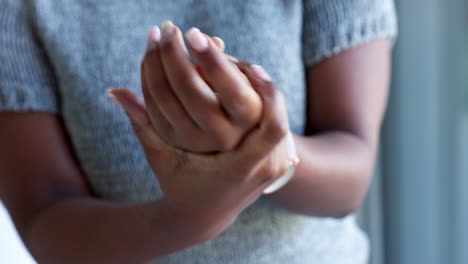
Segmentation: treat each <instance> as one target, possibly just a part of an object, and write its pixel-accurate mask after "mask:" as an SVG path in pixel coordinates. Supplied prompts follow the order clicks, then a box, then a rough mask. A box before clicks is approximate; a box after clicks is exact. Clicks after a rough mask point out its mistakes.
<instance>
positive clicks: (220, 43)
mask: <svg viewBox="0 0 468 264" xmlns="http://www.w3.org/2000/svg"><path fill="white" fill-rule="evenodd" d="M213 40H214V41H216V42H218V43H219V46H220V47H219V49H220V50H221V51H223V52H224V49H225V48H226V44H224V40H223V39H222V38H220V37H213Z"/></svg>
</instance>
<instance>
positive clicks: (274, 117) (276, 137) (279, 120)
mask: <svg viewBox="0 0 468 264" xmlns="http://www.w3.org/2000/svg"><path fill="white" fill-rule="evenodd" d="M247 74H248V75H247V76H248V78H252V79H253V80H255V81H256V82H255V83H254V84H255V85H254V86H253V87H254V89H255V90H256V91H257V93H258V94H259V95H260V97H261V98H262V102H263V116H262V119H261V121H260V124H259V126H258V128H256V129H255V130H253V131H252V132H251V133H249V135H248V136H247V137H246V138H245V140H244V141H243V142H242V143H241V145H240V146H239V148H238V151H239V152H240V153H243V155H239V156H238V157H240V159H241V161H242V162H243V163H245V164H246V165H247V166H249V165H250V166H254V165H255V164H256V163H258V162H259V161H260V160H262V159H263V158H265V157H266V156H267V155H268V154H269V153H270V152H271V151H272V150H273V149H274V148H275V147H276V146H277V145H278V144H279V142H280V141H281V140H282V139H283V138H284V137H285V135H286V134H287V132H288V131H289V123H288V116H287V111H286V104H285V101H284V97H283V95H282V93H281V92H280V90H279V89H278V88H277V87H276V86H275V85H274V84H273V83H272V82H270V81H268V80H265V79H262V78H261V77H260V76H259V75H257V74H256V73H255V72H254V70H248V71H247ZM231 155H236V154H234V153H233V154H231Z"/></svg>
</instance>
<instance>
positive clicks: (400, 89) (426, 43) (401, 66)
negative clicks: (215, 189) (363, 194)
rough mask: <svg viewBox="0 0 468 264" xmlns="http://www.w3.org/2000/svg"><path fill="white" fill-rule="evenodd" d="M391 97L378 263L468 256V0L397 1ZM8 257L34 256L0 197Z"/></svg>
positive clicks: (1, 254)
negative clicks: (396, 37) (19, 235)
mask: <svg viewBox="0 0 468 264" xmlns="http://www.w3.org/2000/svg"><path fill="white" fill-rule="evenodd" d="M396 3H397V9H398V14H399V24H400V26H399V38H398V41H397V43H396V45H395V49H394V64H393V80H392V91H391V97H390V105H389V110H388V114H387V118H386V122H385V125H384V128H383V137H382V146H381V155H380V160H379V164H378V168H377V170H376V175H375V177H374V181H373V183H372V187H371V190H370V192H369V196H368V199H367V201H366V203H365V205H364V207H363V208H362V210H361V211H360V212H359V214H358V218H359V223H360V224H361V226H362V227H363V228H364V229H365V230H366V232H367V233H368V234H369V237H370V239H371V243H372V250H373V251H372V256H371V264H384V263H386V264H414V263H425V264H464V263H468V0H396ZM0 245H2V246H1V251H0V263H6V264H10V263H14V264H30V263H33V262H32V260H31V258H30V257H29V256H28V254H27V253H26V251H25V250H24V247H23V245H22V244H21V243H20V240H19V239H18V237H17V235H16V233H15V232H14V230H13V226H12V224H11V222H10V220H9V218H8V216H7V213H6V211H5V209H4V208H3V207H2V206H1V204H0Z"/></svg>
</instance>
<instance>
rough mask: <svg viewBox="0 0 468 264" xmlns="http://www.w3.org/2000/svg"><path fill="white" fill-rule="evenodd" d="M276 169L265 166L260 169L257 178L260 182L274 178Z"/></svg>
mask: <svg viewBox="0 0 468 264" xmlns="http://www.w3.org/2000/svg"><path fill="white" fill-rule="evenodd" d="M276 177H277V171H276V169H275V168H274V167H273V166H266V167H263V168H262V170H260V172H259V174H258V178H259V180H260V181H261V182H270V181H273V180H274V179H276Z"/></svg>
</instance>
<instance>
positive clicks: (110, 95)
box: [106, 88, 124, 109]
mask: <svg viewBox="0 0 468 264" xmlns="http://www.w3.org/2000/svg"><path fill="white" fill-rule="evenodd" d="M106 93H107V96H109V98H110V99H111V100H112V101H113V102H114V103H115V104H116V105H117V106H119V107H120V108H122V109H124V107H123V105H122V103H121V102H120V101H119V99H118V98H117V96H116V95H115V94H114V92H113V89H112V88H109V89H107V90H106Z"/></svg>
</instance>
